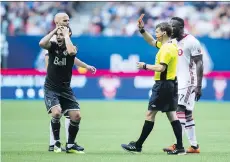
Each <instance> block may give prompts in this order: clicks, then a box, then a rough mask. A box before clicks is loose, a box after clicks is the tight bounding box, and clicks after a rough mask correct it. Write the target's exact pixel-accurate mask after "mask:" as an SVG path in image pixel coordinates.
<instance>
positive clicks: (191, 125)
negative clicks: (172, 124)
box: [185, 119, 197, 147]
mask: <svg viewBox="0 0 230 162" xmlns="http://www.w3.org/2000/svg"><path fill="white" fill-rule="evenodd" d="M185 128H186V129H185V131H186V134H187V137H188V140H189V142H190V144H191V146H195V147H197V139H196V131H195V122H194V120H193V119H192V120H190V121H186V125H185Z"/></svg>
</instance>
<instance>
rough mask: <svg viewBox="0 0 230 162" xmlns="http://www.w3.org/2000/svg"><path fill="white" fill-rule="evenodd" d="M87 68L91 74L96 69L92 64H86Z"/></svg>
mask: <svg viewBox="0 0 230 162" xmlns="http://www.w3.org/2000/svg"><path fill="white" fill-rule="evenodd" d="M87 70H89V71H90V72H91V73H92V74H95V73H96V71H97V69H96V68H95V67H94V66H90V65H88V66H87Z"/></svg>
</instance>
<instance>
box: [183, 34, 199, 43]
mask: <svg viewBox="0 0 230 162" xmlns="http://www.w3.org/2000/svg"><path fill="white" fill-rule="evenodd" d="M185 41H186V42H187V43H189V44H190V43H196V44H197V43H198V44H199V43H200V42H199V40H198V39H197V38H196V37H195V36H193V35H191V34H188V35H187V36H186V38H185Z"/></svg>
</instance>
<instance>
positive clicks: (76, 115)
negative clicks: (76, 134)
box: [69, 111, 81, 121]
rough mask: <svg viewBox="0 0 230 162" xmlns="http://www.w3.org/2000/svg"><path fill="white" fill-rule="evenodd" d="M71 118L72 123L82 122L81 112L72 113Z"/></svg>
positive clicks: (70, 113)
mask: <svg viewBox="0 0 230 162" xmlns="http://www.w3.org/2000/svg"><path fill="white" fill-rule="evenodd" d="M69 117H70V120H72V121H80V120H81V114H80V111H70V112H69Z"/></svg>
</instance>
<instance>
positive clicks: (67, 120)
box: [45, 53, 97, 151]
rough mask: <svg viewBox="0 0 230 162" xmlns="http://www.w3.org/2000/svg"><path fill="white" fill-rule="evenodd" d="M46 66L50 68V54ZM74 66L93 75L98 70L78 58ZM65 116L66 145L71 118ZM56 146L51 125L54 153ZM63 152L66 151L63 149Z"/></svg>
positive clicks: (51, 147)
mask: <svg viewBox="0 0 230 162" xmlns="http://www.w3.org/2000/svg"><path fill="white" fill-rule="evenodd" d="M45 64H46V69H47V68H48V64H49V54H48V53H47V54H46V55H45ZM74 64H75V66H77V67H82V68H85V69H87V70H89V71H90V72H92V73H93V74H95V73H96V70H97V69H96V68H95V67H94V66H90V65H87V64H86V63H84V62H82V61H81V60H79V59H78V58H76V57H75V59H74ZM64 115H66V116H65V135H66V144H67V142H68V136H69V130H68V129H69V124H70V118H69V116H68V115H67V114H64ZM54 145H55V140H54V134H53V130H52V127H51V124H50V145H49V151H54ZM62 150H63V151H65V149H63V148H62Z"/></svg>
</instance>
